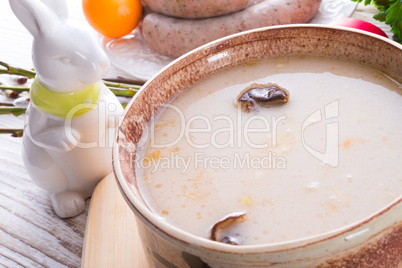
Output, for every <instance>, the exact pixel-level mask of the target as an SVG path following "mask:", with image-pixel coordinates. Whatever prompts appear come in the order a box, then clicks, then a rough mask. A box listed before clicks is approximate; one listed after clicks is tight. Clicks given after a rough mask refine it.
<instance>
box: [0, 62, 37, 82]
mask: <svg viewBox="0 0 402 268" xmlns="http://www.w3.org/2000/svg"><path fill="white" fill-rule="evenodd" d="M0 65H1V66H3V67H5V68H6V69H0V74H13V75H22V76H26V77H28V78H34V77H35V75H36V73H35V72H34V71H31V70H25V69H22V68H18V67H14V66H11V65H10V64H8V63H5V62H3V61H0Z"/></svg>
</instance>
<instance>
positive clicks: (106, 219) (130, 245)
mask: <svg viewBox="0 0 402 268" xmlns="http://www.w3.org/2000/svg"><path fill="white" fill-rule="evenodd" d="M81 267H82V268H87V267H88V268H93V267H97V268H102V267H105V268H106V267H107V268H111V267H116V268H120V267H124V268H126V267H135V268H143V267H148V265H147V262H146V259H145V255H144V252H143V248H142V245H141V243H140V240H139V236H138V233H137V225H136V221H135V217H134V213H133V212H132V211H131V210H130V208H129V207H128V205H127V204H126V202H125V200H124V199H123V196H122V195H121V193H120V190H119V188H118V186H117V184H116V181H115V177H114V175H113V174H109V175H108V176H107V177H106V178H104V179H103V180H102V181H101V182H100V183H99V184H98V186H97V187H96V188H95V191H94V193H93V195H92V198H91V204H90V208H89V212H88V218H87V223H86V229H85V238H84V245H83V251H82V261H81Z"/></svg>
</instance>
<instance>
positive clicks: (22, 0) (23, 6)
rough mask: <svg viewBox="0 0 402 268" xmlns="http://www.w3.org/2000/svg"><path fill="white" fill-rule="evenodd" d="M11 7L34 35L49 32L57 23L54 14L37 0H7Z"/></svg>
mask: <svg viewBox="0 0 402 268" xmlns="http://www.w3.org/2000/svg"><path fill="white" fill-rule="evenodd" d="M9 3H10V6H11V9H12V10H13V12H14V14H15V15H16V16H17V18H18V19H19V20H20V21H21V22H22V24H23V25H24V26H25V28H27V29H28V31H29V32H30V33H31V34H32V35H33V36H34V37H35V36H38V35H39V34H41V33H47V32H49V31H50V30H51V29H52V28H53V27H54V26H55V25H56V23H58V18H57V16H56V14H55V13H54V12H53V11H51V10H50V9H49V8H48V7H47V6H46V5H45V4H44V3H42V2H41V1H39V0H9Z"/></svg>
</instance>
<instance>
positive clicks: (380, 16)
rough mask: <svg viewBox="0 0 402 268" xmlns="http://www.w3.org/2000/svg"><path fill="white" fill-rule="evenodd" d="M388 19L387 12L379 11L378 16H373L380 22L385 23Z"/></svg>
mask: <svg viewBox="0 0 402 268" xmlns="http://www.w3.org/2000/svg"><path fill="white" fill-rule="evenodd" d="M386 17H387V12H386V11H385V10H380V11H378V13H377V14H375V15H374V16H373V18H374V19H375V20H378V21H385V18H386Z"/></svg>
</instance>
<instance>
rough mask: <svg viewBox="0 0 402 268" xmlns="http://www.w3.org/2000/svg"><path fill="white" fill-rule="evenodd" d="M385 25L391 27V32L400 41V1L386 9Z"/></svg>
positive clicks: (401, 34) (401, 5)
mask: <svg viewBox="0 0 402 268" xmlns="http://www.w3.org/2000/svg"><path fill="white" fill-rule="evenodd" d="M385 23H386V24H388V25H391V30H392V32H393V33H394V34H395V35H396V36H398V38H399V39H402V0H398V1H396V2H395V3H393V4H392V6H390V7H389V8H388V9H387V17H386V20H385Z"/></svg>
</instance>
